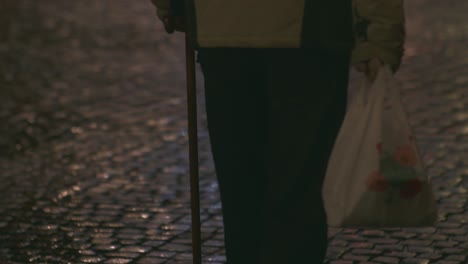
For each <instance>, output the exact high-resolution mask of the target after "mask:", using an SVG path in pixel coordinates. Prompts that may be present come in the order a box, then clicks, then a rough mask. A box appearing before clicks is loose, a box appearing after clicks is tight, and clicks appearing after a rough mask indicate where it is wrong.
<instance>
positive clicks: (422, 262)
mask: <svg viewBox="0 0 468 264" xmlns="http://www.w3.org/2000/svg"><path fill="white" fill-rule="evenodd" d="M429 262H430V260H429V259H422V258H406V259H402V261H401V263H402V264H429Z"/></svg>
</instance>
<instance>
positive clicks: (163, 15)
mask: <svg viewBox="0 0 468 264" xmlns="http://www.w3.org/2000/svg"><path fill="white" fill-rule="evenodd" d="M151 3H153V5H154V6H156V15H157V16H158V18H159V19H160V20H161V21H162V22H163V24H164V29H165V30H166V32H167V33H169V34H172V33H174V31H179V32H186V22H185V17H184V16H174V15H173V14H172V11H171V0H151Z"/></svg>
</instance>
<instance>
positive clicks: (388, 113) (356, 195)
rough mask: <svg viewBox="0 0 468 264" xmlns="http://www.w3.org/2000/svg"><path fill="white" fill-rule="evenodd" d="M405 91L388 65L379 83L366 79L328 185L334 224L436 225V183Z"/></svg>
mask: <svg viewBox="0 0 468 264" xmlns="http://www.w3.org/2000/svg"><path fill="white" fill-rule="evenodd" d="M387 93H388V95H389V96H388V98H387ZM399 93H400V87H399V85H398V83H397V81H396V79H395V78H394V77H393V74H392V72H391V70H390V67H389V66H388V65H385V66H384V67H382V68H381V70H380V71H379V73H378V75H377V78H376V80H375V82H374V83H373V84H369V82H368V81H365V82H364V84H363V85H362V87H360V90H359V91H358V93H357V94H356V98H355V99H354V100H353V101H352V102H351V104H350V106H349V107H348V110H347V113H346V116H345V120H344V122H343V124H342V127H341V129H340V132H339V134H338V137H337V139H336V141H335V145H334V148H333V151H332V154H331V156H330V160H329V163H328V169H327V175H326V177H325V181H324V187H323V198H324V204H325V209H326V211H327V217H328V224H329V226H331V227H425V226H433V225H434V224H435V221H436V219H437V208H436V202H435V199H434V196H433V190H432V184H431V182H430V179H429V178H428V177H427V173H426V169H425V167H424V165H423V163H422V160H421V155H420V154H419V151H418V148H417V144H416V142H415V140H414V137H413V133H412V130H411V128H410V126H409V122H408V120H407V117H406V114H405V111H404V110H403V106H402V102H401V98H400V94H399ZM385 99H388V100H385Z"/></svg>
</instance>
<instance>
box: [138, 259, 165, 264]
mask: <svg viewBox="0 0 468 264" xmlns="http://www.w3.org/2000/svg"><path fill="white" fill-rule="evenodd" d="M166 262H167V259H161V258H151V257H144V258H141V259H139V260H138V261H137V262H136V263H137V264H162V263H166Z"/></svg>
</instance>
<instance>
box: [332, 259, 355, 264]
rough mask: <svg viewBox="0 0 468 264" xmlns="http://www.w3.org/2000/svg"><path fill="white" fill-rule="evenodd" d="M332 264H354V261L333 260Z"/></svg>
mask: <svg viewBox="0 0 468 264" xmlns="http://www.w3.org/2000/svg"><path fill="white" fill-rule="evenodd" d="M330 264H353V261H352V260H333V261H330Z"/></svg>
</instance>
